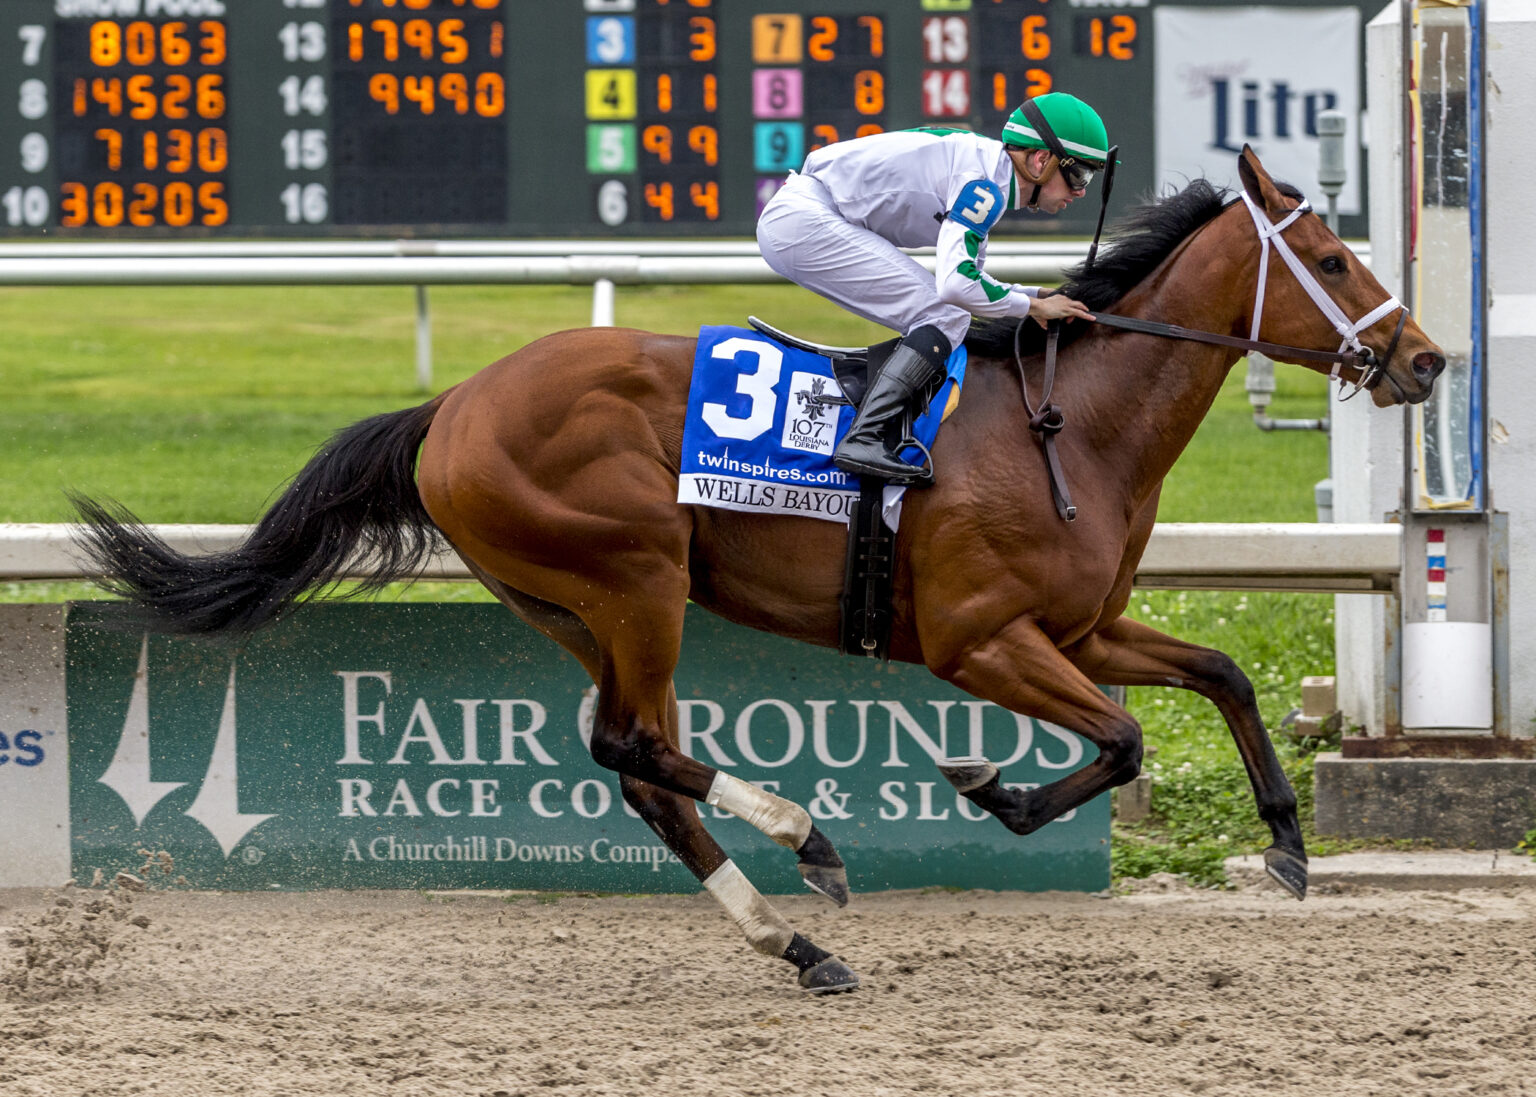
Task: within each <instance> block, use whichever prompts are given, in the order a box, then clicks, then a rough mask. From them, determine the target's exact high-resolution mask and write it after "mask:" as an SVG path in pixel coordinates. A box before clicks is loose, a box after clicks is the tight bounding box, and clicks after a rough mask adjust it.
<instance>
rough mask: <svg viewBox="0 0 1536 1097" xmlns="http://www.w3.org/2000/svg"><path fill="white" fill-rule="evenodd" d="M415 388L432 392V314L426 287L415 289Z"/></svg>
mask: <svg viewBox="0 0 1536 1097" xmlns="http://www.w3.org/2000/svg"><path fill="white" fill-rule="evenodd" d="M416 387H417V388H419V389H421V390H422V391H423V392H431V391H432V313H431V312H430V311H429V310H428V308H427V287H426V286H417V287H416Z"/></svg>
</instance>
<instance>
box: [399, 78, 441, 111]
mask: <svg viewBox="0 0 1536 1097" xmlns="http://www.w3.org/2000/svg"><path fill="white" fill-rule="evenodd" d="M433 87H434V84H433V80H432V77H430V76H407V77H405V78H404V79H403V80H401V81H400V94H401V95H403V96H405V98H406V99H408V100H410V101H411V102H412V103H415V104H416V105H417V106H418V107H419V108H421V113H422V114H431V113H433V112H434V111H436V110H437V99H436V97H435V96H434V94H433Z"/></svg>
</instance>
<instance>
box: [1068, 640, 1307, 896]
mask: <svg viewBox="0 0 1536 1097" xmlns="http://www.w3.org/2000/svg"><path fill="white" fill-rule="evenodd" d="M1073 662H1074V663H1076V664H1077V666H1078V667H1079V668H1080V669H1081V670H1082V671H1083V673H1085V674H1087V675H1088V676H1090V677H1091V678H1092V679H1093V680H1094V681H1095V682H1102V683H1104V684H1105V685H1109V686H1175V687H1180V688H1183V689H1188V690H1193V691H1194V692H1196V693H1198V694H1200V695H1201V696H1203V697H1206V698H1208V699H1209V700H1210V701H1211V702H1212V703H1214V704H1215V705H1216V707H1217V709H1219V710H1220V712H1221V715H1222V716H1223V718H1225V719H1226V722H1227V727H1228V728H1229V729H1230V730H1231V732H1232V739H1233V741H1234V742H1236V744H1237V752H1238V754H1240V755H1241V756H1242V759H1243V766H1244V767H1245V768H1246V769H1247V770H1248V781H1249V783H1250V784H1252V785H1253V796H1254V800H1255V801H1256V802H1257V804H1258V808H1259V818H1261V819H1263V820H1264V822H1265V823H1267V824H1268V825H1269V830H1270V833H1271V834H1272V835H1273V836H1274V840H1275V841H1274V845H1272V846H1270V847H1269V848H1268V849H1267V850H1265V851H1264V865H1265V868H1266V869H1267V870H1268V871H1269V874H1270V875H1271V876H1272V877H1274V878H1275V880H1276V881H1277V882H1279V884H1280V885H1281V886H1282V887H1284V888H1285V889H1286V890H1287V891H1289V892H1290V893H1291V894H1292V895H1294V896H1295V897H1296V898H1298V899H1305V898H1306V897H1307V853H1306V847H1305V845H1304V844H1303V842H1302V837H1301V823H1300V821H1299V820H1298V819H1297V816H1296V794H1295V792H1293V791H1292V789H1291V783H1290V781H1288V780H1287V779H1286V776H1285V770H1283V769H1281V768H1280V760H1279V759H1278V758H1276V757H1275V748H1274V745H1273V744H1272V743H1271V742H1270V739H1269V732H1268V731H1267V730H1265V727H1264V718H1263V717H1262V716H1260V715H1259V706H1258V703H1257V701H1256V700H1255V698H1254V693H1253V684H1252V683H1251V682H1249V681H1248V676H1247V675H1246V674H1244V673H1243V672H1242V671H1241V670H1240V669H1239V668H1238V666H1237V664H1236V663H1234V662H1233V661H1232V659H1231V658H1230V657H1229V656H1227V655H1225V654H1223V653H1222V652H1219V651H1216V650H1215V649H1214V648H1205V647H1200V646H1199V645H1197V644H1190V643H1186V642H1185V641H1183V640H1178V639H1175V638H1174V637H1172V636H1166V635H1164V634H1163V633H1161V632H1158V631H1157V630H1156V629H1152V628H1148V627H1147V626H1146V625H1143V624H1142V623H1140V622H1139V621H1133V620H1130V619H1129V618H1125V617H1122V618H1120V619H1119V620H1117V621H1115V622H1114V624H1112V625H1110V626H1109V627H1108V628H1107V629H1104V630H1103V631H1102V632H1100V633H1098V634H1097V635H1096V636H1094V637H1093V638H1092V639H1091V640H1090V641H1089V642H1088V643H1087V644H1085V645H1084V647H1083V650H1082V653H1081V654H1080V655H1079V656H1078V657H1077V658H1076V659H1074V660H1073Z"/></svg>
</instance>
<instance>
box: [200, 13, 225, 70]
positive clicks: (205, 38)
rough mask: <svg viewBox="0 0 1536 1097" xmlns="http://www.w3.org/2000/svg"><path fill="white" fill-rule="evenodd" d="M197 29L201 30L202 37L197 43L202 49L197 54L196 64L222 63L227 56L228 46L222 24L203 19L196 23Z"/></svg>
mask: <svg viewBox="0 0 1536 1097" xmlns="http://www.w3.org/2000/svg"><path fill="white" fill-rule="evenodd" d="M197 29H198V30H199V31H201V32H202V38H201V39H199V40H198V43H197V44H198V46H199V47H200V48H201V49H202V51H203V52H202V53H200V54H198V55H197V61H198V64H201V65H222V64H223V63H224V59H225V58H226V57H227V56H229V47H228V45H227V44H226V42H225V39H224V24H223V23H215V22H214V21H213V20H212V19H204V20H203V21H202V22H201V23H199V24H198V25H197Z"/></svg>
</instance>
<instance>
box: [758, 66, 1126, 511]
mask: <svg viewBox="0 0 1536 1097" xmlns="http://www.w3.org/2000/svg"><path fill="white" fill-rule="evenodd" d="M1108 155H1109V139H1108V136H1107V134H1106V132H1105V129H1104V123H1103V121H1102V120H1100V118H1099V116H1098V114H1097V113H1095V112H1094V110H1093V108H1092V107H1090V106H1088V104H1086V103H1084V102H1083V101H1082V100H1080V99H1077V98H1075V97H1073V96H1071V95H1067V94H1064V93H1062V92H1050V93H1048V94H1046V95H1042V96H1039V97H1038V98H1035V99H1031V100H1027V101H1025V103H1024V104H1023V105H1022V106H1021V107H1020V108H1019V109H1018V110H1016V111H1014V112H1013V114H1012V115H1010V116H1009V118H1008V123H1007V125H1005V126H1004V127H1003V133H1002V139H1001V140H1000V141H999V140H993V139H992V138H989V137H982V136H980V135H978V134H974V133H971V132H969V131H966V130H946V129H934V128H923V129H915V130H903V131H899V132H895V133H879V134H875V135H873V136H870V137H860V138H857V139H854V140H851V141H843V142H839V143H837V144H834V145H827V146H825V147H823V148H820V149H817V150H816V151H814V152H812V153H811V154H810V155H809V156H807V157H806V158H805V163H804V165H803V166H802V167H801V169H800V171H799V172H791V173H790V175H789V178H788V179H787V180H786V181H785V183H784V185H783V186H782V187H780V188H779V190H778V191H777V192H776V193H775V194H774V196H773V198H772V199H771V200H770V201H769V202H768V205H767V206H766V207H765V208H764V210H763V213H762V216H761V217H760V218H759V219H758V222H757V242H758V246H759V248H760V249H761V251H762V255H763V258H764V259H765V260H766V261H767V263H768V265H769V266H770V267H772V268H773V269H774V270H775V271H776V272H778V273H779V274H781V275H783V276H784V277H785V278H788V279H789V280H790V281H792V282H795V283H797V284H798V285H801V286H804V287H805V288H806V289H809V290H813V291H815V292H816V293H819V294H821V295H822V296H823V297H826V298H828V299H830V300H832V301H835V302H837V303H838V304H839V305H842V306H843V308H845V309H847V310H848V311H849V312H852V313H854V314H856V315H858V316H862V317H864V318H865V319H866V320H873V321H874V322H875V323H877V324H883V325H885V326H886V327H889V328H893V329H895V330H897V331H899V332H901V333H902V340H901V342H900V343H899V344H898V345H897V347H896V349H895V350H894V351H893V352H892V353H891V356H890V358H889V359H888V360H887V361H886V364H885V367H884V369H882V370H881V371H880V375H879V377H878V378H876V379H874V380H873V381H872V383H871V385H870V389H869V392H868V393H867V394H866V396H865V398H864V404H863V406H862V407H860V409H859V413H858V415H857V417H855V419H854V421H853V426H852V427H851V428H849V431H848V434H847V436H846V437H845V438H844V439H843V441H842V443H841V444H840V445H839V446H838V447H837V452H836V453H835V454H834V455H833V461H834V462H835V463H836V464H837V466H838V467H839V468H841V469H843V470H844V471H846V472H851V473H856V474H862V475H867V476H878V477H881V478H883V479H885V480H888V481H890V482H891V483H894V484H912V483H928V482H931V480H932V473H931V472H930V470H928V469H917V468H914V467H912V466H911V465H908V464H906V463H905V462H903V461H901V460H900V459H899V458H898V457H897V456H896V455H895V453H893V452H892V451H891V450H890V448H889V447H888V446H887V445H886V442H885V428H886V426H887V424H889V423H890V422H891V421H892V420H894V419H895V418H896V417H897V416H899V415H901V414H903V413H904V412H905V411H906V409H907V407H908V406H909V405H910V404H911V403H912V400H913V397H914V396H917V395H919V394H923V398H924V399H927V398H928V396H930V395H931V394H932V391H933V386H935V385H936V383H937V382H938V381H939V380H941V379H942V378H943V376H944V371H945V365H946V363H947V362H948V360H949V356H950V353H951V351H952V350H953V349H954V347H955V346H956V345H958V344H959V343H960V342H961V341H962V340H963V339H964V338H965V333H966V329H967V328H968V327H969V326H970V322H971V317H972V316H989V317H1024V316H1028V317H1032V318H1033V319H1034V320H1035V321H1036V322H1038V323H1040V324H1041V325H1042V326H1043V325H1044V324H1045V323H1046V322H1047V321H1048V320H1056V319H1072V318H1081V319H1089V318H1090V315H1091V314H1090V313H1089V312H1088V310H1087V309H1086V308H1085V307H1084V306H1083V305H1082V304H1081V303H1080V302H1077V301H1074V300H1072V299H1071V298H1068V297H1063V296H1059V295H1056V296H1041V295H1040V291H1039V290H1038V289H1037V288H1035V287H1027V286H1019V285H1011V284H1005V283H1002V282H998V281H997V280H996V279H994V278H991V277H990V276H988V275H987V273H986V272H985V271H984V270H983V269H982V268H983V266H984V264H985V261H986V253H987V233H988V231H990V230H991V228H992V227H993V226H994V225H996V224H997V221H998V218H1000V217H1001V216H1002V215H1003V214H1004V213H1006V212H1007V211H1009V210H1015V209H1026V210H1029V211H1031V212H1035V213H1060V212H1061V211H1062V210H1064V209H1066V207H1067V206H1068V205H1070V204H1071V203H1072V202H1074V201H1076V200H1077V199H1078V198H1081V197H1082V196H1083V194H1084V193H1085V191H1086V190H1087V187H1088V183H1089V182H1090V181H1091V180H1092V178H1093V174H1094V172H1096V171H1098V170H1101V169H1102V168H1103V167H1104V164H1105V161H1106V159H1107V158H1108ZM932 246H936V247H937V249H938V255H937V267H936V271H935V273H934V274H931V275H930V274H929V273H928V272H927V271H926V270H924V269H923V267H922V266H921V265H920V264H919V263H918V262H917V260H916V259H913V258H912V257H911V256H909V255H906V254H905V253H903V252H902V251H901V250H900V249H901V248H914V247H932Z"/></svg>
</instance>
